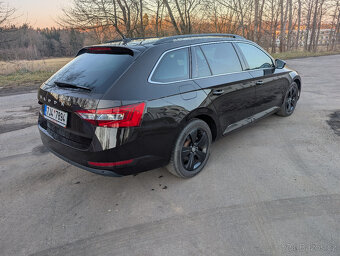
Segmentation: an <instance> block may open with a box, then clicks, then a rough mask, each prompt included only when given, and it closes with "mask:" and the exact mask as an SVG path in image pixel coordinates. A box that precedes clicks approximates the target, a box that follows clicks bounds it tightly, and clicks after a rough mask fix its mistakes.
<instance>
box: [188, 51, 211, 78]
mask: <svg viewBox="0 0 340 256" xmlns="http://www.w3.org/2000/svg"><path fill="white" fill-rule="evenodd" d="M191 56H192V78H198V77H205V76H211V72H210V68H209V65H208V62H207V60H206V59H205V57H204V55H203V52H202V50H201V48H200V47H199V46H195V47H192V53H191Z"/></svg>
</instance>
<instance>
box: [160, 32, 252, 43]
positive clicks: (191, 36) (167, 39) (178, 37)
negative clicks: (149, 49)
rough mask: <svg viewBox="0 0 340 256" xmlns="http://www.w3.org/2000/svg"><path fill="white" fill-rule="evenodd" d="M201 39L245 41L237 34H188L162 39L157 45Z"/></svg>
mask: <svg viewBox="0 0 340 256" xmlns="http://www.w3.org/2000/svg"><path fill="white" fill-rule="evenodd" d="M195 37H197V38H199V37H231V38H238V39H245V38H244V37H242V36H239V35H235V34H219V33H211V34H191V35H190V34H188V35H177V36H169V37H164V38H160V39H159V40H158V41H157V42H155V44H162V43H168V42H173V41H174V40H177V39H190V38H195Z"/></svg>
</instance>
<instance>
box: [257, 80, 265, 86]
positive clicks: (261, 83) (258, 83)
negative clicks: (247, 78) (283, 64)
mask: <svg viewBox="0 0 340 256" xmlns="http://www.w3.org/2000/svg"><path fill="white" fill-rule="evenodd" d="M263 84H264V82H263V81H257V82H256V85H263Z"/></svg>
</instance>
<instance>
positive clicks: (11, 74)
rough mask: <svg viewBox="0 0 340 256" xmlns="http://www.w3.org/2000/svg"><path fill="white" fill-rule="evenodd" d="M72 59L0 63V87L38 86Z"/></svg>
mask: <svg viewBox="0 0 340 256" xmlns="http://www.w3.org/2000/svg"><path fill="white" fill-rule="evenodd" d="M70 60H72V58H51V59H43V60H19V61H8V62H5V61H0V87H14V86H31V85H39V84H41V83H42V82H44V81H46V80H47V79H48V78H49V77H50V76H51V75H53V74H54V73H55V72H56V71H57V70H59V69H60V68H61V67H63V66H64V65H65V64H66V63H67V62H69V61H70Z"/></svg>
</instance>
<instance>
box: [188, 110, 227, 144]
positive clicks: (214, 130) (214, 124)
mask: <svg viewBox="0 0 340 256" xmlns="http://www.w3.org/2000/svg"><path fill="white" fill-rule="evenodd" d="M195 118H196V119H200V120H202V121H204V122H206V123H207V124H208V126H209V128H210V131H211V135H212V140H213V141H215V140H216V139H217V138H218V137H219V134H220V133H219V131H220V127H219V125H218V121H217V120H218V119H217V115H216V114H215V113H214V111H213V110H211V109H209V108H199V109H195V110H194V111H192V112H190V113H189V114H188V115H187V116H186V118H184V119H183V125H185V124H187V123H188V122H190V121H191V120H192V119H195Z"/></svg>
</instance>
